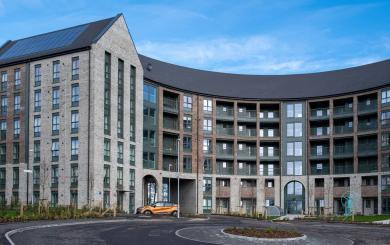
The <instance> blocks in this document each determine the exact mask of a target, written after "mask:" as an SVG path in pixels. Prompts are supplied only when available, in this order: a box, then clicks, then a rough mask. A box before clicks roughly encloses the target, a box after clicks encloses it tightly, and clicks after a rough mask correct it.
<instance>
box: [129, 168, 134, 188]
mask: <svg viewBox="0 0 390 245" xmlns="http://www.w3.org/2000/svg"><path fill="white" fill-rule="evenodd" d="M129 182H130V189H131V190H134V188H135V170H134V169H130V175H129Z"/></svg>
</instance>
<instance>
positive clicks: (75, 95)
mask: <svg viewBox="0 0 390 245" xmlns="http://www.w3.org/2000/svg"><path fill="white" fill-rule="evenodd" d="M79 102H80V86H79V84H78V83H76V84H72V107H76V106H79Z"/></svg>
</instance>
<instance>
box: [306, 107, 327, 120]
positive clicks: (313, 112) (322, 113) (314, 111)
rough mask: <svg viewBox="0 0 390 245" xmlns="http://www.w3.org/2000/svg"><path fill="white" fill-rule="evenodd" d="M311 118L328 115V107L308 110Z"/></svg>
mask: <svg viewBox="0 0 390 245" xmlns="http://www.w3.org/2000/svg"><path fill="white" fill-rule="evenodd" d="M310 116H311V117H312V118H327V117H329V108H316V109H311V110H310Z"/></svg>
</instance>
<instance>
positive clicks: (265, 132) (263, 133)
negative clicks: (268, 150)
mask: <svg viewBox="0 0 390 245" xmlns="http://www.w3.org/2000/svg"><path fill="white" fill-rule="evenodd" d="M259 136H260V137H261V138H275V137H279V136H280V132H279V129H266V128H262V129H260V130H259Z"/></svg>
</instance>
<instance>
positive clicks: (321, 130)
mask: <svg viewBox="0 0 390 245" xmlns="http://www.w3.org/2000/svg"><path fill="white" fill-rule="evenodd" d="M310 135H312V136H326V135H329V127H316V128H311V129H310Z"/></svg>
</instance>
